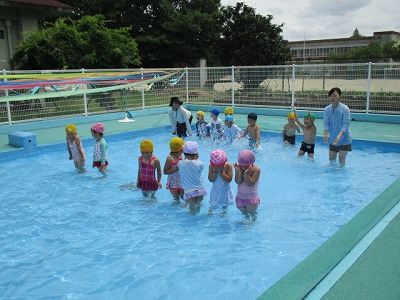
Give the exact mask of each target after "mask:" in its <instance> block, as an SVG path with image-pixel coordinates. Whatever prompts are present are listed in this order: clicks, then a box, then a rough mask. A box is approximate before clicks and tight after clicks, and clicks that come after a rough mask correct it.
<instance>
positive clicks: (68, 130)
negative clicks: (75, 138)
mask: <svg viewBox="0 0 400 300" xmlns="http://www.w3.org/2000/svg"><path fill="white" fill-rule="evenodd" d="M65 133H66V134H69V133H74V134H75V133H76V126H75V125H74V124H68V125H67V126H65Z"/></svg>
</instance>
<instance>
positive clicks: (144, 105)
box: [140, 68, 146, 109]
mask: <svg viewBox="0 0 400 300" xmlns="http://www.w3.org/2000/svg"><path fill="white" fill-rule="evenodd" d="M140 71H141V72H142V74H141V77H140V78H141V79H142V80H143V77H144V74H143V71H144V69H143V68H140ZM145 107H146V103H145V101H144V85H143V84H142V109H144V108H145Z"/></svg>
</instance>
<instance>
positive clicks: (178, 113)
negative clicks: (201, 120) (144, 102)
mask: <svg viewBox="0 0 400 300" xmlns="http://www.w3.org/2000/svg"><path fill="white" fill-rule="evenodd" d="M182 104H183V102H182V101H180V100H179V98H178V97H171V101H170V103H169V106H171V108H170V109H169V111H168V116H169V120H170V122H171V127H172V134H173V135H176V134H177V135H178V137H187V134H189V135H190V136H191V135H192V128H191V126H190V123H192V119H193V116H192V113H191V112H190V111H188V110H187V109H185V108H184V107H182Z"/></svg>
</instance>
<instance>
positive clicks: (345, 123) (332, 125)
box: [324, 87, 352, 167]
mask: <svg viewBox="0 0 400 300" xmlns="http://www.w3.org/2000/svg"><path fill="white" fill-rule="evenodd" d="M328 96H329V100H330V102H331V104H329V105H328V106H327V107H325V109H324V142H325V143H327V142H328V141H329V161H330V162H331V163H335V162H336V158H337V155H338V153H339V163H340V165H341V166H342V167H343V166H344V165H345V163H346V156H347V153H348V152H349V151H351V142H352V140H351V131H350V109H349V108H348V107H347V106H346V105H345V104H343V103H341V102H340V100H341V98H342V91H341V90H340V88H338V87H334V88H332V89H331V90H330V91H329V93H328Z"/></svg>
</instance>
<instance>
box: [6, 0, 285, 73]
mask: <svg viewBox="0 0 400 300" xmlns="http://www.w3.org/2000/svg"><path fill="white" fill-rule="evenodd" d="M62 2H63V3H65V4H68V5H70V6H72V7H73V9H74V13H73V14H72V15H71V16H69V17H64V18H59V19H56V20H44V21H43V22H42V25H41V26H40V28H39V30H37V31H34V32H31V33H30V37H29V38H28V39H26V40H25V41H24V42H23V43H21V44H20V45H19V46H18V47H17V49H16V51H15V54H14V56H13V58H12V62H11V63H12V66H13V68H15V69H66V68H69V69H75V68H87V69H96V68H107V69H108V68H136V67H145V68H159V67H161V68H167V67H181V66H185V67H186V66H188V67H191V66H192V67H195V66H197V65H198V61H199V59H200V58H204V59H206V60H207V64H208V66H211V67H212V66H230V65H236V66H240V65H247V66H251V65H274V64H284V63H285V61H287V60H288V59H289V58H290V55H291V54H290V48H289V46H288V41H287V40H284V39H283V37H282V27H283V25H284V24H279V25H277V24H273V16H272V15H268V16H262V15H260V14H257V13H256V11H255V9H254V8H252V7H250V6H247V5H246V4H244V3H236V5H235V6H221V3H220V1H219V0H217V1H216V0H156V1H155V0H136V1H129V0H119V1H114V0H63V1H62Z"/></svg>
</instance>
